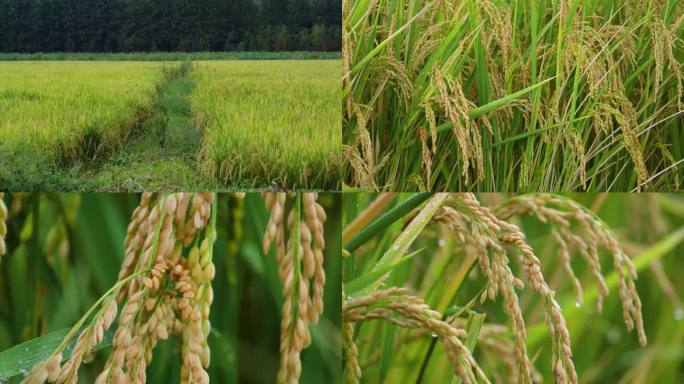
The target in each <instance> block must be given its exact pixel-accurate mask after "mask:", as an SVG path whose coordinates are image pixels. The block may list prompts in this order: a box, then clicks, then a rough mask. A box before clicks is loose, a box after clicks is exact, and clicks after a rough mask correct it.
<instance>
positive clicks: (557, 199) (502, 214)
mask: <svg viewBox="0 0 684 384" xmlns="http://www.w3.org/2000/svg"><path fill="white" fill-rule="evenodd" d="M495 213H496V215H497V217H499V218H501V219H502V220H507V219H509V218H511V217H512V216H515V215H530V216H534V217H536V218H537V219H538V220H540V221H541V222H543V223H548V224H549V225H551V226H552V228H553V229H552V236H554V237H555V238H556V243H557V244H560V242H559V241H562V242H563V243H567V244H570V245H572V246H574V247H575V248H576V250H577V253H579V255H580V256H582V258H584V260H585V261H586V262H587V265H588V266H589V268H590V270H591V272H592V275H593V276H594V278H595V279H596V282H597V285H598V298H597V308H598V310H599V311H600V310H601V309H602V305H603V299H604V298H605V297H606V296H607V295H608V286H607V285H606V282H605V279H604V277H603V275H602V273H601V267H600V260H599V251H600V250H601V249H604V250H606V251H607V252H608V253H609V254H610V255H611V257H612V259H613V266H614V268H615V271H616V272H617V274H618V276H619V281H618V290H619V293H620V298H621V300H622V307H623V317H624V319H625V324H626V325H627V328H628V330H630V331H631V330H632V329H636V331H637V337H638V339H639V342H640V343H641V344H642V345H645V344H646V341H647V340H646V335H645V333H644V329H643V319H642V315H641V300H640V298H639V294H638V293H637V291H636V286H635V283H634V281H635V280H636V278H637V274H636V269H635V267H634V264H633V263H632V260H631V259H630V258H629V257H628V256H627V255H626V254H625V253H624V251H623V250H622V248H621V247H620V245H619V243H618V241H617V239H616V238H615V235H614V234H613V232H612V231H611V230H610V228H608V227H607V226H606V225H605V224H604V223H603V221H601V220H600V219H599V218H598V217H597V216H596V215H594V214H593V213H592V212H591V211H589V210H588V209H586V208H585V207H583V206H582V205H580V204H579V203H577V202H575V201H574V200H571V199H569V198H565V197H562V196H556V195H550V194H537V195H526V196H517V197H513V198H511V199H509V200H507V201H506V202H504V203H503V204H501V205H500V206H499V207H497V208H496V210H495ZM573 284H574V282H573ZM578 303H581V300H578Z"/></svg>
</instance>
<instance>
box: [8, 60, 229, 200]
mask: <svg viewBox="0 0 684 384" xmlns="http://www.w3.org/2000/svg"><path fill="white" fill-rule="evenodd" d="M191 68H192V66H191V63H190V62H189V61H188V62H184V63H182V64H180V65H178V64H170V66H166V67H164V68H163V69H162V71H163V75H162V78H161V81H160V83H159V85H158V86H157V92H156V96H155V100H154V101H153V104H152V106H151V108H149V111H147V112H145V113H144V114H143V115H142V116H141V117H140V119H139V120H138V121H139V122H138V123H136V126H135V127H133V129H132V130H131V132H130V133H129V134H128V137H127V138H126V139H125V141H124V142H123V144H122V145H121V146H120V147H119V148H116V149H115V150H114V151H112V152H109V151H102V150H100V148H93V155H83V156H82V158H81V159H77V160H75V161H73V162H72V163H71V164H70V165H57V164H52V165H47V164H45V163H42V162H41V161H40V160H37V161H21V160H19V161H18V162H16V163H17V164H26V166H24V167H13V168H11V172H9V173H8V172H5V174H2V173H1V172H0V183H4V184H5V185H3V186H4V187H6V188H7V189H8V190H22V191H32V190H36V191H39V190H69V191H101V192H114V191H116V192H134V191H135V192H139V191H167V190H183V191H196V190H211V189H213V190H215V189H219V188H220V187H219V186H218V185H217V181H215V180H212V179H210V178H207V177H206V176H202V175H200V174H199V172H198V171H197V169H198V167H197V154H198V152H199V149H200V142H201V134H200V132H199V131H198V130H197V128H196V127H195V124H194V122H193V119H192V116H191V111H190V101H189V96H190V93H191V92H192V89H193V82H192V80H191V79H190V77H189V74H190V71H191ZM96 145H97V144H96ZM0 171H2V170H0ZM8 175H9V176H8ZM10 177H12V178H10Z"/></svg>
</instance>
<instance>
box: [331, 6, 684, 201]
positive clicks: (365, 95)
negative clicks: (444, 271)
mask: <svg viewBox="0 0 684 384" xmlns="http://www.w3.org/2000/svg"><path fill="white" fill-rule="evenodd" d="M683 24H684V5H683V4H682V2H680V1H677V0H663V1H630V2H619V1H610V0H587V1H579V0H574V1H573V0H567V1H547V0H513V1H503V0H467V1H453V0H416V1H408V2H403V1H394V0H345V1H344V2H343V61H344V76H343V81H344V91H345V99H344V108H343V109H344V122H343V136H344V137H343V143H344V154H345V163H344V171H343V172H344V173H343V180H344V183H345V184H346V185H347V186H348V187H352V188H363V189H371V190H394V191H408V190H421V191H445V190H447V191H475V190H477V191H492V192H498V191H575V190H585V191H631V190H651V191H672V190H677V189H679V187H680V184H681V183H682V181H683V180H684V118H683V114H684V98H683V96H682V93H683V88H684V85H683V81H684V75H683V70H682V61H683V60H684V50H683V48H684V44H683V42H682V36H683V33H684V25H683Z"/></svg>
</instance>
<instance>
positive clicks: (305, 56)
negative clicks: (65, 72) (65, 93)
mask: <svg viewBox="0 0 684 384" xmlns="http://www.w3.org/2000/svg"><path fill="white" fill-rule="evenodd" d="M339 58H340V53H339V52H304V51H297V52H151V53H145V52H131V53H87V52H76V53H68V52H60V53H0V61H32V60H49V61H53V60H94V61H100V60H104V61H183V60H319V59H328V60H331V59H339Z"/></svg>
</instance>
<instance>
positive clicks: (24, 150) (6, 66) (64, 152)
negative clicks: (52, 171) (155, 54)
mask: <svg viewBox="0 0 684 384" xmlns="http://www.w3.org/2000/svg"><path fill="white" fill-rule="evenodd" d="M161 67H162V66H161V64H159V63H140V62H125V63H124V62H117V63H111V62H101V63H94V62H12V63H9V62H5V63H0V111H1V113H0V151H1V152H4V154H3V157H9V156H10V155H8V153H9V154H12V153H20V154H22V155H24V156H23V157H22V158H24V159H29V158H35V157H39V158H44V159H46V160H47V161H51V162H55V161H64V160H67V161H68V160H72V159H75V158H79V157H85V156H87V157H91V158H92V157H95V156H97V155H99V151H101V150H102V149H104V148H111V147H114V146H117V145H119V144H121V143H122V142H123V140H124V138H125V136H126V135H127V134H128V133H129V131H130V129H131V128H133V126H134V125H135V124H136V122H137V121H138V120H139V119H140V118H141V114H142V113H143V112H144V111H145V110H146V109H148V108H149V107H150V106H151V104H152V102H153V99H154V95H155V94H156V88H155V87H156V85H157V84H158V83H159V81H160V78H161Z"/></svg>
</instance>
